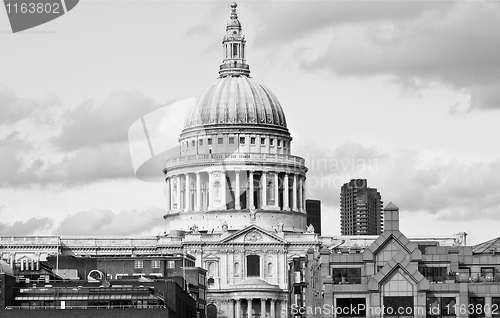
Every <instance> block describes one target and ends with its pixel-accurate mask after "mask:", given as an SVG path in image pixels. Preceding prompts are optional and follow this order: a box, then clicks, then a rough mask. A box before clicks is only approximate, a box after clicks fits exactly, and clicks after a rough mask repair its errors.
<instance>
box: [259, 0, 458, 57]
mask: <svg viewBox="0 0 500 318" xmlns="http://www.w3.org/2000/svg"><path fill="white" fill-rule="evenodd" d="M251 5H252V8H253V9H254V10H255V11H256V12H257V14H258V16H259V18H260V19H261V23H260V25H261V28H260V30H259V31H258V35H259V36H258V37H257V38H256V39H255V45H256V46H257V47H267V46H269V45H274V44H282V43H290V42H293V41H295V40H297V39H301V38H303V37H306V36H308V35H311V34H314V33H317V32H320V31H323V30H325V29H328V28H332V27H338V26H343V25H349V24H367V23H374V22H380V21H407V20H414V19H416V18H418V17H421V16H423V15H436V14H440V13H442V12H444V11H447V10H450V7H452V6H453V5H454V4H453V3H452V2H451V1H351V2H348V1H296V2H274V3H272V5H270V4H269V3H268V2H265V3H264V2H253V3H251ZM299 21H300V23H297V22H299Z"/></svg>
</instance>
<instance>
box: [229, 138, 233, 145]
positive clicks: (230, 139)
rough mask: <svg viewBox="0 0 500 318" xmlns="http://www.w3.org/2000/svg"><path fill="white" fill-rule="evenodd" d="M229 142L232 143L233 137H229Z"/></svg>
mask: <svg viewBox="0 0 500 318" xmlns="http://www.w3.org/2000/svg"><path fill="white" fill-rule="evenodd" d="M229 144H230V145H234V137H229Z"/></svg>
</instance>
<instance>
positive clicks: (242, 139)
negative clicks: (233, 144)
mask: <svg viewBox="0 0 500 318" xmlns="http://www.w3.org/2000/svg"><path fill="white" fill-rule="evenodd" d="M240 144H241V145H244V144H245V137H240Z"/></svg>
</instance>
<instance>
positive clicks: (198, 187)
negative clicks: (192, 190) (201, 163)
mask: <svg viewBox="0 0 500 318" xmlns="http://www.w3.org/2000/svg"><path fill="white" fill-rule="evenodd" d="M195 173H196V208H195V209H194V210H195V211H201V177H200V173H199V172H195Z"/></svg>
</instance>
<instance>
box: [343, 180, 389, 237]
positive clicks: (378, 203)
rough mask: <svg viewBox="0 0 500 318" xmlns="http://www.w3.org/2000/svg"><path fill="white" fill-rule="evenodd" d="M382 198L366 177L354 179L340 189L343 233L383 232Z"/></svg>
mask: <svg viewBox="0 0 500 318" xmlns="http://www.w3.org/2000/svg"><path fill="white" fill-rule="evenodd" d="M382 203H383V202H382V200H381V197H380V193H379V192H378V191H377V189H374V188H368V183H367V181H366V179H353V180H351V181H350V182H348V183H345V184H344V185H343V186H342V188H341V191H340V230H341V233H342V235H379V234H381V233H382V232H383V213H382V210H383V208H382Z"/></svg>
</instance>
